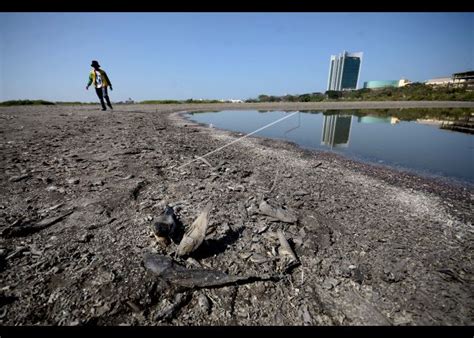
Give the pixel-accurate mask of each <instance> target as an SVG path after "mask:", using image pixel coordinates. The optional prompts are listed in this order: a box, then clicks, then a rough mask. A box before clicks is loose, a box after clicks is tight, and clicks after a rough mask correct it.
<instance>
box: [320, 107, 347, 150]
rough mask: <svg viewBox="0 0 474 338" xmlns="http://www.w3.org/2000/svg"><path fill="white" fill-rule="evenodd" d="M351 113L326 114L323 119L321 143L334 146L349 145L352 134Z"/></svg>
mask: <svg viewBox="0 0 474 338" xmlns="http://www.w3.org/2000/svg"><path fill="white" fill-rule="evenodd" d="M351 125H352V116H351V115H326V116H324V121H323V132H322V133H321V144H324V145H327V146H329V147H331V148H334V147H343V148H345V147H348V146H349V139H350V134H351Z"/></svg>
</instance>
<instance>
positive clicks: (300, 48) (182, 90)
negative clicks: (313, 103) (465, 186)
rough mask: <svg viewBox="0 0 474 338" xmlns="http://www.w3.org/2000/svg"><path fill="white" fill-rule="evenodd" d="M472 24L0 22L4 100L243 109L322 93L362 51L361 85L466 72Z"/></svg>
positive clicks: (346, 17) (473, 17)
mask: <svg viewBox="0 0 474 338" xmlns="http://www.w3.org/2000/svg"><path fill="white" fill-rule="evenodd" d="M473 46H474V13H0V80H1V87H0V101H4V100H11V99H27V98H28V99H45V100H52V101H85V102H90V101H92V102H94V101H96V97H95V93H94V91H93V89H92V90H91V89H89V91H86V90H85V85H86V83H87V77H88V73H89V71H90V62H91V60H93V59H96V60H98V61H99V62H100V64H101V66H102V68H103V69H104V70H106V71H107V73H108V75H109V77H110V79H111V81H112V83H113V85H114V91H113V92H111V98H112V101H120V100H126V99H128V98H129V97H131V98H132V99H134V100H137V101H140V100H146V99H187V98H218V99H219V98H223V99H246V98H250V97H257V96H258V95H259V94H270V95H284V94H302V93H309V92H316V91H325V90H326V85H327V77H328V68H329V58H330V55H331V54H338V53H340V52H342V51H343V50H347V51H353V52H355V51H362V52H364V59H363V63H362V69H361V76H360V80H359V86H362V84H363V82H364V81H367V80H390V79H399V78H401V77H405V78H408V79H410V80H412V81H425V80H427V79H430V78H433V77H441V76H450V75H451V74H452V73H454V72H460V71H466V70H473V69H474V53H473V48H474V47H473Z"/></svg>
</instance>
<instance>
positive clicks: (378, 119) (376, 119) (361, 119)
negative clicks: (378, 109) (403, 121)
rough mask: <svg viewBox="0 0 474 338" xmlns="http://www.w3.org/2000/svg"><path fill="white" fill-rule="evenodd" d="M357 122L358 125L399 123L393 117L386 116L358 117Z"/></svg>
mask: <svg viewBox="0 0 474 338" xmlns="http://www.w3.org/2000/svg"><path fill="white" fill-rule="evenodd" d="M357 122H359V123H390V124H396V123H398V122H400V119H398V118H397V117H394V116H386V117H377V116H370V115H368V116H359V117H358V118H357Z"/></svg>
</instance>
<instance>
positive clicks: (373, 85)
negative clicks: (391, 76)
mask: <svg viewBox="0 0 474 338" xmlns="http://www.w3.org/2000/svg"><path fill="white" fill-rule="evenodd" d="M409 83H411V81H409V80H407V79H400V80H387V81H366V82H364V88H369V89H382V88H390V87H392V88H398V87H404V86H406V85H407V84H409Z"/></svg>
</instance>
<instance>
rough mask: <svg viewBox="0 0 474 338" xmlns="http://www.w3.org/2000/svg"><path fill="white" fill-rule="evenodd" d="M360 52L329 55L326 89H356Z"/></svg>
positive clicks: (360, 60)
mask: <svg viewBox="0 0 474 338" xmlns="http://www.w3.org/2000/svg"><path fill="white" fill-rule="evenodd" d="M362 55H363V53H362V52H357V53H349V52H346V51H344V52H343V53H341V54H339V55H331V59H330V63H329V76H328V90H351V89H357V84H358V81H359V75H360V66H361V63H362Z"/></svg>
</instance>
